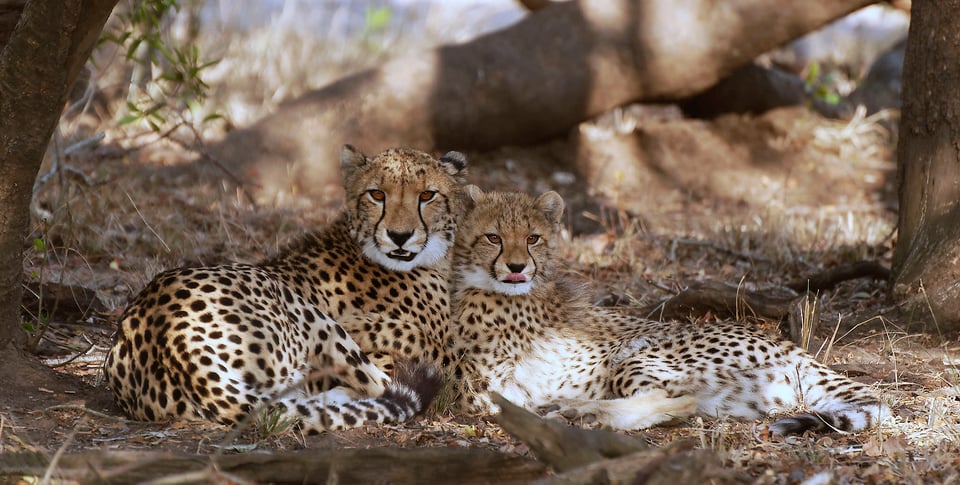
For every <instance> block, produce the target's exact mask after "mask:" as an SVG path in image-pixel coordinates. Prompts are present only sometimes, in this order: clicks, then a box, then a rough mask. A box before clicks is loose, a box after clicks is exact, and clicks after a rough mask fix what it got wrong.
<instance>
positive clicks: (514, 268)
mask: <svg viewBox="0 0 960 485" xmlns="http://www.w3.org/2000/svg"><path fill="white" fill-rule="evenodd" d="M526 267H527V265H525V264H522V263H507V269H509V270H510V272H511V273H523V270H524V269H526Z"/></svg>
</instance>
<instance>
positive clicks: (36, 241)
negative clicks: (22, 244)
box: [33, 237, 47, 251]
mask: <svg viewBox="0 0 960 485" xmlns="http://www.w3.org/2000/svg"><path fill="white" fill-rule="evenodd" d="M33 247H34V248H36V249H37V251H46V250H47V245H46V244H44V243H43V239H42V238H39V237H35V238H33Z"/></svg>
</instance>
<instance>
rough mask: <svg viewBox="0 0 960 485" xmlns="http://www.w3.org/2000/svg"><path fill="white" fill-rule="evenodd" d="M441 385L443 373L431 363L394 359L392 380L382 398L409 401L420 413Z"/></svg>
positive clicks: (428, 404) (416, 411)
mask: <svg viewBox="0 0 960 485" xmlns="http://www.w3.org/2000/svg"><path fill="white" fill-rule="evenodd" d="M441 387H443V375H442V374H441V372H440V370H439V369H438V368H437V367H436V366H434V365H432V364H423V363H420V362H415V361H412V360H399V361H396V363H395V367H394V373H393V382H391V383H390V385H389V386H387V390H386V391H385V392H384V393H383V396H381V397H382V398H386V399H389V400H392V401H399V402H403V401H406V402H409V403H410V404H411V406H412V407H413V408H414V410H415V413H416V414H419V413H422V412H423V410H424V409H427V407H428V406H430V403H431V402H432V401H433V398H435V397H436V396H437V393H439V392H440V388H441Z"/></svg>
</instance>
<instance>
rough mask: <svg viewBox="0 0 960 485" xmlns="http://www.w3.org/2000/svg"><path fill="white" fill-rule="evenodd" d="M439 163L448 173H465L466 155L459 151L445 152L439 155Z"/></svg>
mask: <svg viewBox="0 0 960 485" xmlns="http://www.w3.org/2000/svg"><path fill="white" fill-rule="evenodd" d="M440 165H442V166H443V169H444V170H446V171H447V173H448V174H450V175H461V176H462V175H466V172H465V171H464V170H465V169H466V168H467V157H466V156H464V155H463V154H462V153H460V152H447V153H444V154H443V156H442V157H440ZM461 172H463V173H461Z"/></svg>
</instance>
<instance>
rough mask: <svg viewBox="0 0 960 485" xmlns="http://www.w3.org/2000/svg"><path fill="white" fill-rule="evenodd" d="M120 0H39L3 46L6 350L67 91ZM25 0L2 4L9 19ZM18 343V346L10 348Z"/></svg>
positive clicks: (1, 265)
mask: <svg viewBox="0 0 960 485" xmlns="http://www.w3.org/2000/svg"><path fill="white" fill-rule="evenodd" d="M115 4H116V0H33V1H30V2H26V3H19V7H21V10H20V14H19V16H18V17H19V21H18V22H17V23H16V28H15V29H14V30H13V31H12V32H11V33H10V34H9V35H8V41H7V42H6V43H5V44H4V45H2V50H0V352H16V351H17V349H19V348H20V347H21V346H22V345H23V343H24V341H25V340H24V335H23V331H22V329H21V328H20V300H21V287H20V284H21V280H22V276H23V260H22V255H23V248H24V239H25V237H26V235H27V234H28V233H29V230H30V213H29V207H30V198H31V196H32V194H33V182H34V179H35V178H36V176H37V171H38V170H39V168H40V163H41V162H42V160H43V154H44V152H45V150H46V147H47V143H48V142H49V140H50V136H51V135H52V134H53V130H54V128H55V127H56V124H57V120H58V119H59V117H60V112H61V111H62V108H63V103H64V100H65V99H66V93H67V90H68V89H69V87H70V86H71V85H72V84H73V81H74V80H75V79H76V77H77V75H78V74H79V72H80V69H81V68H82V67H83V63H84V62H86V59H87V58H88V57H89V56H90V52H91V50H92V49H93V47H94V45H95V44H96V40H97V37H98V36H99V34H100V31H101V30H102V29H103V25H104V23H105V22H106V20H107V17H108V16H109V15H110V11H111V10H113V6H114V5H115ZM17 6H18V2H16V1H6V0H5V1H4V2H3V3H0V7H2V10H0V20H2V21H3V22H4V23H3V24H2V25H7V24H8V20H9V18H11V16H12V15H13V13H14V12H16V11H17V10H16V8H17ZM11 346H12V347H11Z"/></svg>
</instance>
